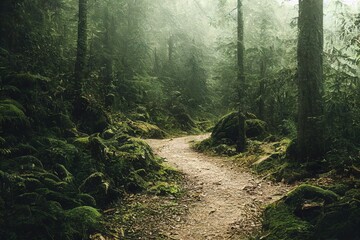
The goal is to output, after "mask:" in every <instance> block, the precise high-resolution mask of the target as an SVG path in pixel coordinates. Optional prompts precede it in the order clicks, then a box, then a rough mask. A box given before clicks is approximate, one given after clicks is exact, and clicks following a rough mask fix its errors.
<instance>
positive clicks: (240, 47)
mask: <svg viewBox="0 0 360 240" xmlns="http://www.w3.org/2000/svg"><path fill="white" fill-rule="evenodd" d="M237 4H238V6H237V34H238V36H237V69H238V72H237V85H238V98H239V129H238V131H239V139H238V140H237V143H236V145H237V150H238V151H240V152H242V151H244V150H245V147H246V137H245V116H244V94H245V73H244V52H245V46H244V20H243V6H242V0H238V2H237Z"/></svg>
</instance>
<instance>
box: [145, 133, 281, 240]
mask: <svg viewBox="0 0 360 240" xmlns="http://www.w3.org/2000/svg"><path fill="white" fill-rule="evenodd" d="M206 137H208V135H200V136H187V137H181V138H174V139H165V140H148V141H147V142H148V143H149V144H150V146H151V147H152V148H153V149H154V152H155V153H156V154H157V155H159V156H161V157H163V158H165V159H166V161H167V162H168V163H169V164H170V165H171V166H173V167H175V168H177V169H178V170H180V171H181V172H183V173H184V174H185V175H186V176H187V179H188V181H189V186H188V190H189V194H190V196H192V198H193V200H194V199H195V201H191V203H190V204H189V206H188V208H189V212H188V214H187V215H186V216H184V217H183V219H181V221H179V224H177V225H176V226H172V227H171V228H172V229H171V230H169V231H168V232H166V233H165V234H166V235H167V236H168V237H169V238H170V239H182V240H202V239H244V238H245V237H246V236H249V235H251V234H252V233H253V232H254V230H258V229H259V227H260V220H259V219H260V215H261V208H262V207H263V206H264V205H266V204H268V203H270V202H272V201H275V200H276V199H278V198H280V197H281V196H282V195H283V194H284V193H285V192H286V191H287V190H288V187H286V186H285V185H282V184H273V183H270V182H268V181H264V180H261V179H259V178H257V177H256V176H254V175H252V174H251V173H249V172H247V171H245V170H240V168H237V167H233V166H234V165H233V164H232V163H230V162H229V161H226V159H225V158H221V157H211V156H207V155H204V154H201V153H197V152H195V151H194V150H192V149H191V148H190V144H189V142H191V141H198V140H202V139H204V138H206Z"/></svg>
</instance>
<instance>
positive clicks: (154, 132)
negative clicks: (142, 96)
mask: <svg viewBox="0 0 360 240" xmlns="http://www.w3.org/2000/svg"><path fill="white" fill-rule="evenodd" d="M129 126H130V127H132V128H133V130H134V133H135V135H136V136H141V137H144V138H155V139H163V138H165V136H166V134H165V132H164V131H163V130H161V129H160V128H159V127H158V126H155V125H153V124H150V123H147V122H143V121H135V122H129Z"/></svg>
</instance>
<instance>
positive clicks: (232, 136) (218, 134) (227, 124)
mask: <svg viewBox="0 0 360 240" xmlns="http://www.w3.org/2000/svg"><path fill="white" fill-rule="evenodd" d="M211 138H213V139H214V140H215V141H216V142H218V141H220V140H221V139H229V140H231V142H232V143H236V140H237V139H238V113H237V112H231V113H229V114H227V115H225V116H223V117H222V118H221V119H220V120H219V121H218V123H217V124H216V125H215V127H214V129H213V131H212V133H211Z"/></svg>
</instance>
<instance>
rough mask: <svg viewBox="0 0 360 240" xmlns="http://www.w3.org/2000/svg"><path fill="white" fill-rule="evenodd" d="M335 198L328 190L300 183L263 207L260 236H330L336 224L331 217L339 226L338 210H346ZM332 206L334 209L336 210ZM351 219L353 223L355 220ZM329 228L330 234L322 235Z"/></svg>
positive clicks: (277, 239) (271, 238)
mask: <svg viewBox="0 0 360 240" xmlns="http://www.w3.org/2000/svg"><path fill="white" fill-rule="evenodd" d="M339 200H340V198H339V196H338V195H337V194H335V193H334V192H332V191H329V190H325V189H322V188H319V187H316V186H312V185H308V184H302V185H300V186H299V187H297V188H295V189H294V190H292V191H291V192H289V193H288V194H287V195H286V196H285V197H284V198H282V199H280V200H279V201H277V202H275V203H273V204H271V205H269V206H268V207H267V208H266V210H265V212H264V222H263V229H264V238H263V239H268V240H280V239H304V240H306V239H309V240H311V239H332V238H330V236H335V235H334V234H333V233H334V232H333V231H332V230H331V228H332V227H333V226H336V224H335V219H336V218H332V216H334V215H336V216H337V219H336V221H338V223H337V225H338V226H340V225H341V226H342V225H343V222H342V219H344V216H343V217H342V218H340V216H342V215H341V214H342V213H341V212H342V211H343V210H346V209H347V208H346V207H345V208H344V209H342V207H341V206H342V204H338V202H339ZM334 206H336V207H337V208H338V209H337V210H336V211H334V210H335V208H336V207H335V208H334ZM345 215H348V214H345ZM359 218H360V217H358V218H357V219H359ZM352 220H354V221H355V222H356V219H352ZM347 226H348V225H347ZM351 226H353V225H351ZM341 229H344V228H341ZM347 229H349V228H347ZM329 231H330V232H332V234H333V235H331V234H327V233H326V234H324V233H325V232H329ZM314 236H316V237H315V238H314ZM335 239H353V238H335Z"/></svg>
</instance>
